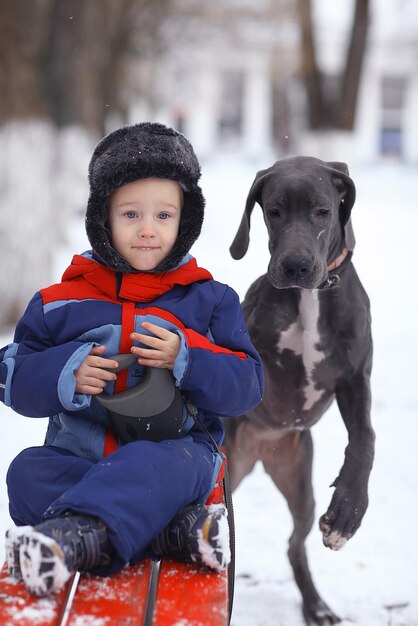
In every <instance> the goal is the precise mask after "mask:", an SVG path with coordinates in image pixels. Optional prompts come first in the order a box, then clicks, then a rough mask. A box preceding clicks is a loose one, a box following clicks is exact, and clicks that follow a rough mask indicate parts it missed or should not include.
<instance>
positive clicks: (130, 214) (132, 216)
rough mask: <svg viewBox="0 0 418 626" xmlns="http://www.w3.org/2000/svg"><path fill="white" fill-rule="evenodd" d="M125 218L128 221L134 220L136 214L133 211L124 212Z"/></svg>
mask: <svg viewBox="0 0 418 626" xmlns="http://www.w3.org/2000/svg"><path fill="white" fill-rule="evenodd" d="M125 215H126V217H128V218H129V219H134V218H135V217H136V213H135V211H126V213H125Z"/></svg>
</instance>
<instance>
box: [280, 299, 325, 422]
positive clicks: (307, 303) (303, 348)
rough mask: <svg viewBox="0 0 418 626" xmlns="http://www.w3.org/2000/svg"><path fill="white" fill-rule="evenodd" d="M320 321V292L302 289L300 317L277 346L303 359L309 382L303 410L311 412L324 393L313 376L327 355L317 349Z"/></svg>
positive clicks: (281, 334) (283, 333)
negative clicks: (315, 383)
mask: <svg viewBox="0 0 418 626" xmlns="http://www.w3.org/2000/svg"><path fill="white" fill-rule="evenodd" d="M318 320H319V300H318V291H317V290H316V289H313V290H309V289H301V298H300V303H299V315H298V317H297V319H296V321H295V322H293V324H291V325H290V326H289V328H288V329H287V330H285V331H282V332H281V333H280V338H279V342H278V344H277V347H278V349H279V351H280V352H281V351H283V350H292V352H294V353H295V354H297V355H299V356H301V357H302V361H303V365H304V366H305V371H306V378H307V380H308V384H307V385H306V387H305V389H304V393H305V404H304V406H303V409H304V410H305V411H309V409H311V408H312V407H313V405H314V404H315V402H317V401H318V400H319V399H320V397H321V396H322V393H323V391H321V390H318V389H316V388H315V385H314V383H313V380H312V374H313V372H314V369H315V367H316V365H317V364H318V363H319V362H320V361H322V360H323V359H324V357H325V354H324V353H323V352H321V351H319V350H318V349H317V346H318V343H319V339H320V337H319V332H318Z"/></svg>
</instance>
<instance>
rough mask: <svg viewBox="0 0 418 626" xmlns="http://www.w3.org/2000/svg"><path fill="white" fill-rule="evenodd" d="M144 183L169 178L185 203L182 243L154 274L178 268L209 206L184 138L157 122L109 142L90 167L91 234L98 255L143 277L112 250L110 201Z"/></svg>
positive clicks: (97, 151)
mask: <svg viewBox="0 0 418 626" xmlns="http://www.w3.org/2000/svg"><path fill="white" fill-rule="evenodd" d="M142 178H165V179H168V180H173V181H176V182H177V183H179V185H180V186H181V188H182V190H183V195H184V203H183V207H182V211H181V217H180V226H179V234H178V236H177V240H176V242H175V244H174V246H173V248H172V250H171V251H170V253H169V254H168V255H167V256H166V258H165V259H163V260H162V261H161V263H159V265H158V266H157V267H156V268H155V269H154V270H153V271H154V272H166V271H167V270H170V269H173V268H174V267H176V266H177V265H178V264H179V263H180V261H181V260H182V258H183V257H184V255H185V254H187V252H188V251H189V250H190V248H191V247H192V245H193V243H194V242H195V241H196V239H197V238H198V236H199V234H200V230H201V228H202V222H203V213H204V206H205V200H204V198H203V194H202V190H201V189H200V187H199V185H198V184H197V183H198V180H199V178H200V165H199V161H198V160H197V157H196V155H195V153H194V151H193V148H192V146H191V144H190V143H189V141H188V140H187V139H186V138H185V137H184V135H182V134H180V133H178V132H176V131H175V130H173V129H172V128H168V127H167V126H164V125H163V124H158V123H155V122H144V123H142V124H135V125H133V126H125V127H123V128H120V129H118V130H115V131H114V132H112V133H110V134H109V135H107V136H106V137H104V138H103V139H102V140H101V141H100V142H99V143H98V145H97V146H96V148H95V150H94V152H93V156H92V158H91V161H90V165H89V183H90V197H89V200H88V204H87V213H86V231H87V236H88V238H89V241H90V244H91V246H92V248H93V250H94V252H95V253H96V254H97V255H98V256H99V257H100V258H101V259H102V260H103V261H104V263H106V265H107V266H108V267H110V268H112V269H114V270H116V271H118V272H137V271H138V270H136V269H134V268H133V267H132V266H131V265H130V264H129V263H128V262H127V261H126V260H125V259H124V257H123V256H122V255H120V254H119V253H118V252H116V250H115V249H114V248H113V246H112V240H111V233H110V230H109V228H108V225H107V217H108V216H107V213H108V200H109V197H110V195H111V194H112V193H113V192H114V191H115V190H116V189H118V188H119V187H122V185H125V184H126V183H132V182H133V181H135V180H139V179H142Z"/></svg>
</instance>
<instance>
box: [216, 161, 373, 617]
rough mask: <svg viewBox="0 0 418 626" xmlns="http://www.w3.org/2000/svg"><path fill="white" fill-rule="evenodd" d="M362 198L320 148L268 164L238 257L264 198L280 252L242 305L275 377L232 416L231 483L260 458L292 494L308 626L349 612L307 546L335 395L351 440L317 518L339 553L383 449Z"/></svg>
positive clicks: (242, 229)
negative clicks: (338, 606) (256, 400)
mask: <svg viewBox="0 0 418 626" xmlns="http://www.w3.org/2000/svg"><path fill="white" fill-rule="evenodd" d="M354 200H355V186H354V183H353V181H352V179H351V178H350V176H349V173H348V168H347V166H346V164H345V163H334V162H333V163H327V162H324V161H321V160H320V159H317V158H313V157H292V158H288V159H284V160H281V161H278V162H276V163H275V164H274V165H273V166H272V167H270V168H268V169H265V170H262V171H260V172H258V174H257V176H256V178H255V180H254V183H253V185H252V187H251V189H250V191H249V195H248V199H247V203H246V207H245V212H244V215H243V218H242V221H241V224H240V226H239V229H238V232H237V234H236V237H235V239H234V242H233V244H232V246H231V254H232V256H233V257H234V258H235V259H240V258H242V257H243V256H244V254H245V253H246V251H247V248H248V245H249V231H250V216H251V212H252V210H253V207H254V205H255V204H256V203H258V204H259V205H260V206H261V208H262V210H263V216H264V221H265V223H266V226H267V230H268V235H269V250H270V254H271V259H270V262H269V265H268V268H267V273H266V274H264V275H263V276H261V277H260V278H258V279H257V280H256V281H255V282H254V283H253V284H252V285H251V287H250V288H249V290H248V293H247V294H246V297H245V300H244V302H243V305H242V306H243V310H244V315H245V318H246V322H247V325H248V330H249V333H250V336H251V339H252V341H253V343H254V345H255V346H256V348H257V349H258V351H259V353H260V355H261V357H262V359H263V362H264V368H265V381H266V386H265V393H264V397H263V400H262V402H261V404H259V405H258V406H257V407H256V408H255V409H253V410H252V411H251V412H249V413H248V414H246V415H243V416H242V417H240V418H238V420H226V421H225V425H226V431H227V436H226V449H227V454H228V459H229V466H230V472H231V482H232V487H233V488H235V487H237V485H238V484H239V483H240V481H241V480H242V479H243V478H244V476H246V475H247V474H248V473H249V472H250V471H251V470H252V468H253V467H254V464H255V463H256V461H257V460H258V459H260V460H261V461H262V463H263V465H264V468H265V470H266V472H267V473H268V474H269V475H270V476H271V478H272V479H273V481H274V483H275V484H276V486H277V487H278V489H279V490H280V491H281V492H282V494H283V495H284V496H285V498H286V500H287V503H288V506H289V509H290V512H291V514H292V517H293V524H294V528H293V532H292V535H291V537H290V540H289V550H288V556H289V560H290V563H291V566H292V568H293V572H294V576H295V580H296V583H297V585H298V587H299V589H300V591H301V594H302V599H303V614H304V617H305V620H306V622H307V624H309V626H328V625H329V624H335V623H337V622H339V621H340V619H339V618H338V616H337V615H336V614H335V613H334V612H333V611H332V610H331V609H330V608H329V607H328V606H327V605H326V604H325V602H324V601H323V600H322V599H321V597H320V595H319V594H318V592H317V590H316V588H315V585H314V583H313V581H312V577H311V574H310V571H309V567H308V563H307V557H306V551H305V539H306V537H307V535H308V533H309V531H310V530H311V528H312V524H313V520H314V497H313V489H312V458H313V445H312V436H311V432H310V428H311V426H313V425H314V424H315V423H316V422H317V421H318V420H319V419H320V418H321V416H322V415H323V414H324V412H325V411H326V410H327V409H328V407H329V406H330V405H331V403H332V402H333V400H334V398H335V399H336V400H337V403H338V407H339V410H340V412H341V416H342V419H343V421H344V424H345V426H346V428H347V432H348V445H347V447H346V450H345V458H344V462H343V465H342V468H341V470H340V472H339V474H338V476H337V478H336V479H335V480H334V482H333V483H332V485H331V486H332V487H335V491H334V492H333V496H332V499H331V503H330V505H329V508H328V510H327V511H326V513H325V514H324V515H322V517H321V518H320V521H319V526H320V529H321V531H322V537H323V542H324V544H325V545H326V546H328V547H329V548H331V549H332V550H338V549H339V548H341V547H342V546H343V545H344V544H345V543H346V541H347V540H348V539H350V537H352V536H353V535H354V533H355V532H356V531H357V529H358V528H359V526H360V523H361V520H362V518H363V516H364V513H365V511H366V509H367V505H368V493H367V486H368V479H369V474H370V471H371V468H372V464H373V456H374V432H373V429H372V425H371V421H370V404H371V396H370V372H371V363H372V338H371V330H370V307H369V299H368V297H367V294H366V292H365V291H364V289H363V287H362V285H361V283H360V280H359V278H358V276H357V273H356V271H355V269H354V267H353V265H352V263H351V256H352V250H353V247H354V235H353V231H352V227H351V220H350V213H351V208H352V206H353V204H354ZM330 445H332V443H330Z"/></svg>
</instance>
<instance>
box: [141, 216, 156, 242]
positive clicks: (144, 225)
mask: <svg viewBox="0 0 418 626" xmlns="http://www.w3.org/2000/svg"><path fill="white" fill-rule="evenodd" d="M138 236H139V237H141V238H142V239H144V238H149V237H155V228H154V225H153V223H152V220H147V219H146V220H143V221H142V222H141V224H140V225H139V228H138Z"/></svg>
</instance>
